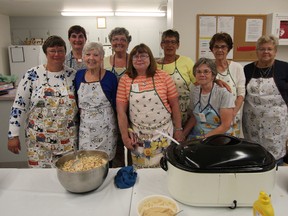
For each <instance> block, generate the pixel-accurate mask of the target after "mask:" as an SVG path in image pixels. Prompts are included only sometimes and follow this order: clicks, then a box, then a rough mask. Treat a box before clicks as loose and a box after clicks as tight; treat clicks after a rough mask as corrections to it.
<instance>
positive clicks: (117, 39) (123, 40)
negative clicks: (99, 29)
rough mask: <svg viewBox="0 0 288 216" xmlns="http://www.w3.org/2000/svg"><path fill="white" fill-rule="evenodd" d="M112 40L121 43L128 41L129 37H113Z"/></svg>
mask: <svg viewBox="0 0 288 216" xmlns="http://www.w3.org/2000/svg"><path fill="white" fill-rule="evenodd" d="M112 42H114V43H116V42H117V43H119V42H121V43H126V42H127V39H125V38H113V39H112Z"/></svg>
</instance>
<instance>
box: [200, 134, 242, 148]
mask: <svg viewBox="0 0 288 216" xmlns="http://www.w3.org/2000/svg"><path fill="white" fill-rule="evenodd" d="M201 142H202V143H203V144H206V145H214V146H215V145H219V146H223V145H235V144H238V143H240V142H241V140H240V139H238V138H237V137H234V136H229V135H226V134H216V135H213V136H210V137H207V138H206V139H204V140H202V141H201Z"/></svg>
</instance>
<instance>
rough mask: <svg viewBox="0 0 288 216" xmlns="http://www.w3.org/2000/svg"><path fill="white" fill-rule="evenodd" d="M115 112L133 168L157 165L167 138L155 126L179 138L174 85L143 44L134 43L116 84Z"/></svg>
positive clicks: (179, 125) (178, 119) (180, 128)
mask: <svg viewBox="0 0 288 216" xmlns="http://www.w3.org/2000/svg"><path fill="white" fill-rule="evenodd" d="M117 113H118V124H119V128H120V132H121V136H122V140H123V143H124V145H125V146H126V147H127V148H128V149H130V150H131V151H132V161H133V165H134V166H135V167H137V168H145V167H159V162H160V159H161V157H162V156H163V151H164V149H165V148H166V147H167V146H168V145H169V143H170V140H167V138H165V137H163V136H162V135H161V134H159V133H158V132H157V130H159V131H161V132H164V133H166V134H168V135H170V136H173V135H174V138H175V139H177V140H179V141H181V137H182V126H181V114H180V110H179V103H178V93H177V89H176V86H175V84H174V82H173V80H172V78H171V77H170V76H169V75H168V74H167V73H166V72H164V71H161V70H157V66H156V62H155V60H154V57H153V54H152V52H151V50H150V48H149V47H147V46H146V45H145V44H139V45H137V46H136V47H134V48H133V50H132V51H131V53H130V57H129V63H128V69H127V72H126V74H124V75H123V76H122V78H121V79H120V81H119V85H118V90H117ZM128 118H129V121H128ZM173 123H174V126H173Z"/></svg>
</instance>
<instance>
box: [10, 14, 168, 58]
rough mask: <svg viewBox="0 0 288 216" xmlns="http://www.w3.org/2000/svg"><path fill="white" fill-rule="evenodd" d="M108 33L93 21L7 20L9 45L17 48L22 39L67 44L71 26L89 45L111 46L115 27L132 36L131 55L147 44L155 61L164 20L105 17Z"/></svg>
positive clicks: (88, 19) (32, 18)
mask: <svg viewBox="0 0 288 216" xmlns="http://www.w3.org/2000/svg"><path fill="white" fill-rule="evenodd" d="M106 21H107V29H97V28H96V27H97V22H96V17H10V24H11V38H12V43H14V44H19V43H21V40H22V42H23V41H24V40H25V38H26V37H27V38H39V37H40V38H41V37H44V38H47V36H49V35H53V34H57V35H59V36H61V37H63V39H65V40H66V42H67V44H69V43H68V29H69V27H70V26H72V25H81V26H83V27H84V28H85V29H86V31H87V34H88V40H89V41H99V42H101V43H103V44H110V42H109V40H108V34H109V32H110V31H111V29H113V28H115V27H125V28H127V29H128V31H129V33H130V35H132V41H131V43H130V46H129V50H128V51H130V50H131V49H132V48H133V47H134V46H135V45H137V44H139V43H140V42H143V43H145V44H147V45H148V46H149V47H150V48H151V49H152V52H153V54H154V55H155V56H156V57H159V55H160V51H161V48H160V36H161V35H160V34H161V33H162V31H163V30H166V28H167V25H166V23H167V20H166V18H165V17H161V18H156V17H145V18H142V17H107V18H106Z"/></svg>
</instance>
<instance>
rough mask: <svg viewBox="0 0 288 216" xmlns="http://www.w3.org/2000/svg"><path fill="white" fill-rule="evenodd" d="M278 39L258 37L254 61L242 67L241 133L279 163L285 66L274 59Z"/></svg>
mask: <svg viewBox="0 0 288 216" xmlns="http://www.w3.org/2000/svg"><path fill="white" fill-rule="evenodd" d="M277 46H278V40H277V38H276V37H274V36H272V35H271V36H262V37H260V38H259V39H258V41H257V44H256V54H257V58H258V60H257V61H256V62H252V63H250V64H248V65H246V66H245V67H244V72H245V76H246V85H247V87H246V88H247V95H246V98H245V103H244V110H243V132H244V137H245V138H246V139H248V140H251V141H254V142H256V143H259V144H260V145H262V146H264V147H265V148H266V149H267V150H268V151H269V152H270V153H271V154H273V155H274V157H275V159H276V160H277V162H278V164H282V163H283V157H284V156H285V154H286V152H287V149H286V148H287V142H288V113H287V104H288V88H287V86H288V84H287V82H288V63H287V62H283V61H279V60H276V59H275V57H276V53H277Z"/></svg>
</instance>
